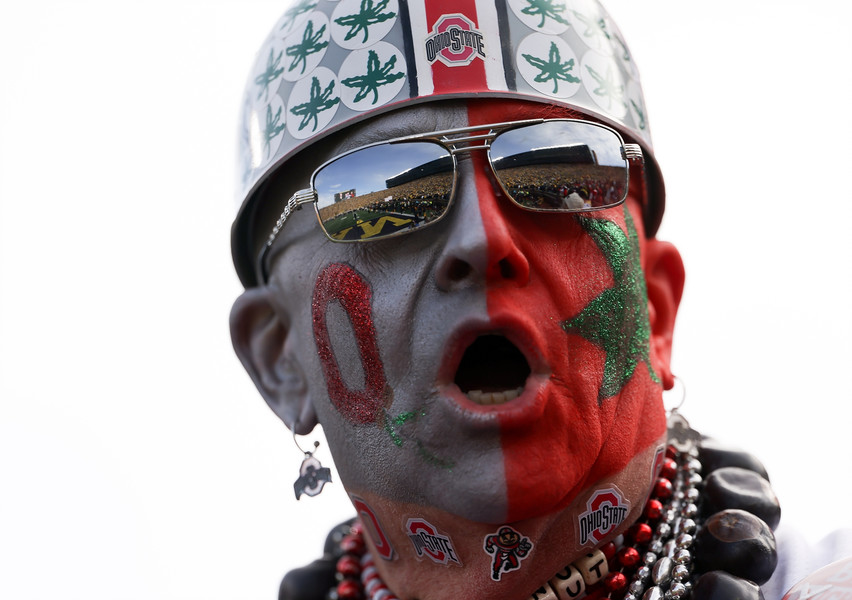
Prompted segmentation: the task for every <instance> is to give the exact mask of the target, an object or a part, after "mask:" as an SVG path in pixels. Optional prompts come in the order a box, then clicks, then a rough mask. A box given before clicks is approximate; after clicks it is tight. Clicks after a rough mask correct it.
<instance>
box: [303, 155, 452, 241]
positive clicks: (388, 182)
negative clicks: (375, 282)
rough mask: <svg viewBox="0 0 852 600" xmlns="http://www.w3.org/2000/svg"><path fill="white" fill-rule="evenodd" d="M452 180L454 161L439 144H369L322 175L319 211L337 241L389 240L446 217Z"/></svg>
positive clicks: (317, 178) (317, 182)
mask: <svg viewBox="0 0 852 600" xmlns="http://www.w3.org/2000/svg"><path fill="white" fill-rule="evenodd" d="M453 181H454V178H453V158H452V156H450V154H449V153H448V152H447V150H445V149H444V148H442V147H441V146H439V145H438V144H434V143H431V142H402V143H396V144H379V145H376V146H369V147H367V148H361V149H359V150H355V151H354V152H351V153H349V154H345V155H343V156H341V157H340V158H338V159H337V160H335V161H333V162H331V163H329V164H328V165H326V166H324V167H323V168H322V169H320V170H319V172H317V174H316V176H315V179H314V187H315V188H316V190H317V195H318V202H317V212H318V214H319V217H320V222H321V223H322V226H323V227H324V228H325V230H326V232H327V233H328V235H329V236H330V237H331V238H332V239H335V240H339V241H348V240H352V241H354V240H365V239H378V238H382V237H388V236H391V235H394V234H399V233H404V232H407V231H410V230H413V229H416V228H418V227H422V226H424V225H428V224H430V223H432V222H434V221H436V220H438V219H439V218H441V217H442V216H443V215H444V214H445V213H446V211H447V206H448V204H449V201H450V196H451V194H452V190H453Z"/></svg>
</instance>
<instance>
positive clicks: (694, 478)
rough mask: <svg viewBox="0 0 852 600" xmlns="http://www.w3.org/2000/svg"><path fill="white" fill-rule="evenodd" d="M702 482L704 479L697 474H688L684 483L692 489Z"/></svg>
mask: <svg viewBox="0 0 852 600" xmlns="http://www.w3.org/2000/svg"><path fill="white" fill-rule="evenodd" d="M702 481H704V478H703V477H701V475H699V474H698V473H690V475H689V478H688V479H687V480H686V482H687V483H688V484H689V485H691V486H693V487H694V486H696V485H698V484H699V483H701V482H702Z"/></svg>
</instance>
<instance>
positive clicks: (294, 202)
mask: <svg viewBox="0 0 852 600" xmlns="http://www.w3.org/2000/svg"><path fill="white" fill-rule="evenodd" d="M316 201H317V192H316V190H314V189H313V188H306V189H304V190H299V191H298V192H296V193H295V194H293V195H292V196H290V199H289V200H287V204H286V205H285V206H284V212H282V213H281V216H280V217H278V220H277V221H276V222H275V227H273V228H272V233H270V234H269V238H267V240H266V247H267V248H268V247H269V246H271V245H272V242H274V241H275V238H276V237H278V232H279V231H281V229H282V228H283V227H284V223H285V222H286V221H287V219H289V218H290V213H292V212H293V211H294V210H299V209H301V208H302V205H303V204H311V203H312V202H316Z"/></svg>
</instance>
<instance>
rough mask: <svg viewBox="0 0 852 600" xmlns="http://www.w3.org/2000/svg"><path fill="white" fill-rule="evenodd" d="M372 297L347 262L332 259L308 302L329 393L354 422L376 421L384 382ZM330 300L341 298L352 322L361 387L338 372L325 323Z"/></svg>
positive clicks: (368, 288) (368, 286) (361, 279)
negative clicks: (348, 383)
mask: <svg viewBox="0 0 852 600" xmlns="http://www.w3.org/2000/svg"><path fill="white" fill-rule="evenodd" d="M372 298H373V293H372V290H371V289H370V285H369V284H368V283H367V282H366V281H365V280H364V278H363V277H361V275H359V274H358V273H357V272H356V271H355V270H354V269H353V268H352V267H350V266H348V265H344V264H340V263H333V264H330V265H328V266H327V267H326V268H325V269H323V271H322V272H321V273H320V274H319V276H318V277H317V281H316V285H315V286H314V297H313V302H312V304H311V308H312V316H313V322H314V339H315V340H316V345H317V354H318V355H319V358H320V363H321V364H322V372H323V375H324V376H325V381H326V385H327V386H328V397H329V399H330V400H331V403H332V404H333V405H334V407H335V408H336V409H337V410H338V412H340V414H341V415H343V416H344V417H345V418H346V420H348V421H350V422H351V423H354V424H356V425H366V424H368V423H375V422H377V421H378V419H379V416H380V414H381V410H382V407H383V406H384V399H385V387H386V386H387V380H386V379H385V369H384V365H382V361H381V358H380V356H379V346H378V342H377V341H376V328H375V327H374V326H373V310H372V304H371V301H372ZM332 300H336V301H338V302H340V305H341V306H342V307H343V310H345V311H346V315H347V316H348V317H349V322H350V323H352V329H353V331H354V332H355V339H356V341H357V343H358V351H359V354H360V356H361V365H362V366H363V368H364V376H365V382H364V384H365V385H364V390H363V391H355V390H351V389H349V388H348V387H347V386H346V384H345V383H344V382H343V379H342V377H341V376H340V368H339V367H338V365H337V360H336V359H335V358H334V352H333V351H332V349H331V341H330V340H329V336H328V326H327V324H326V310H327V309H328V304H329V302H331V301H332Z"/></svg>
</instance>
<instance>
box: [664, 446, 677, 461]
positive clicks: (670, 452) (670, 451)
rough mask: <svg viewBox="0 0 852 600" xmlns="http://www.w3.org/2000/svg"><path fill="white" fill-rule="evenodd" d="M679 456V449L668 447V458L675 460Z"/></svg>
mask: <svg viewBox="0 0 852 600" xmlns="http://www.w3.org/2000/svg"><path fill="white" fill-rule="evenodd" d="M676 456H677V448H675V447H674V446H668V447H666V457H668V458H671V459H674V458H675V457H676Z"/></svg>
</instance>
